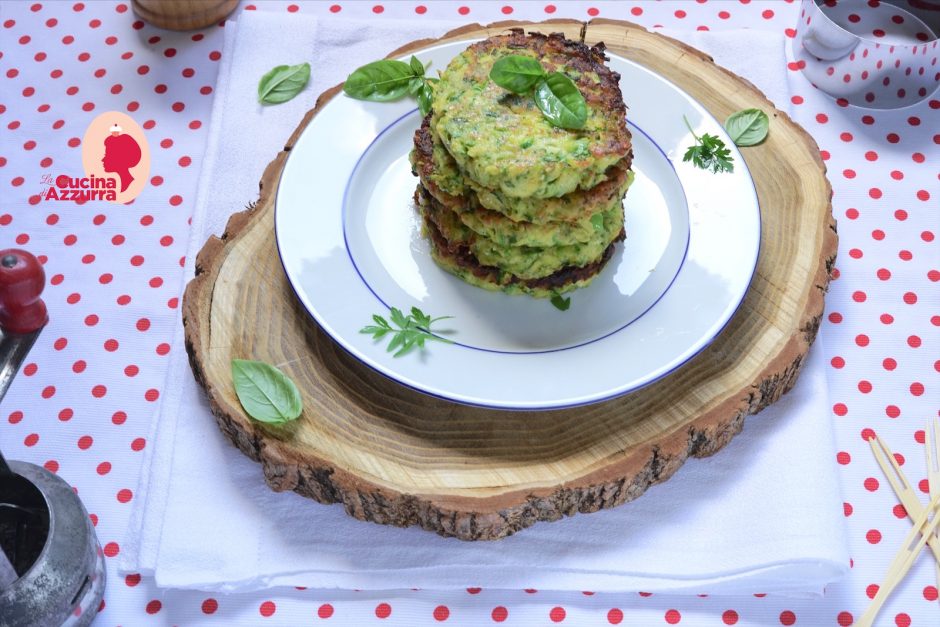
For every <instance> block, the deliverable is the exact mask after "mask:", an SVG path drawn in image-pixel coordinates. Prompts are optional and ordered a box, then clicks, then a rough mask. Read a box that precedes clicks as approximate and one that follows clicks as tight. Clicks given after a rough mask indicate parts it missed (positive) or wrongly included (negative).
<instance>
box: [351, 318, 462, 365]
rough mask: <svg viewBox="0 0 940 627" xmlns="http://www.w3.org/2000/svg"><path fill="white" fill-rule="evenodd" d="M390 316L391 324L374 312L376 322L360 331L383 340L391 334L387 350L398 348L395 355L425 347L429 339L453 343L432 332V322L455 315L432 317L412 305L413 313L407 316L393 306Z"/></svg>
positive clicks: (375, 338)
mask: <svg viewBox="0 0 940 627" xmlns="http://www.w3.org/2000/svg"><path fill="white" fill-rule="evenodd" d="M389 317H390V318H391V319H392V323H391V324H389V322H388V320H386V319H385V318H383V317H382V316H380V315H378V314H373V316H372V320H373V321H374V322H375V324H370V325H368V326H364V327H362V328H361V329H359V332H360V333H365V334H368V335H371V336H372V339H374V340H381V339H382V338H384V337H385V336H386V335H389V334H391V336H392V341H391V342H389V343H388V348H387V349H386V350H387V351H388V352H392V351H396V349H397V351H396V352H395V355H394V356H395V357H401V356H402V355H407V354H408V353H410V352H411V351H413V350H414V349H416V348H424V343H425V342H426V341H428V340H434V341H437V342H444V343H445V344H453V341H451V340H448V339H447V338H445V337H441V336H439V335H434V334H433V333H432V332H431V325H432V324H434V323H435V322H437V321H438V320H447V319H448V318H453V316H441V317H439V318H432V317H431V316H429V315H427V314H425V313H424V312H423V311H421V310H420V309H418V308H417V307H412V308H411V313H410V314H409V315H407V316H406V315H405V314H403V313H402V312H401V310H400V309H398V308H397V307H392V310H391V315H390V316H389ZM392 325H395V326H394V327H393V326H392Z"/></svg>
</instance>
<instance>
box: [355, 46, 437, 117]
mask: <svg viewBox="0 0 940 627" xmlns="http://www.w3.org/2000/svg"><path fill="white" fill-rule="evenodd" d="M426 69H427V66H425V65H424V64H423V63H421V61H419V60H418V58H417V57H415V56H414V55H412V57H411V60H410V61H409V62H408V63H405V62H404V61H396V60H395V59H382V60H381V61H373V62H372V63H367V64H365V65H363V66H362V67H360V68H358V69H356V71H354V72H353V73H352V74H350V75H349V77H348V78H347V79H346V82H345V83H344V84H343V91H344V92H346V95H347V96H349V97H351V98H356V99H357V100H370V101H372V102H390V101H392V100H398V99H400V98H402V97H403V96H404V95H405V94H411V95H412V96H414V97H415V98H417V100H418V108H419V109H420V110H421V115H427V114H428V113H429V112H430V111H431V96H432V94H433V90H432V87H431V85H432V84H433V83H435V82H437V79H434V78H426V77H425V75H424V73H425V70H426Z"/></svg>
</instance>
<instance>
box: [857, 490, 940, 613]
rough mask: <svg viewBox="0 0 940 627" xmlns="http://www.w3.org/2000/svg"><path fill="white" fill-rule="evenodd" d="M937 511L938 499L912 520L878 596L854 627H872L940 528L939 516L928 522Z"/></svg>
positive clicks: (938, 506) (939, 503) (939, 505)
mask: <svg viewBox="0 0 940 627" xmlns="http://www.w3.org/2000/svg"><path fill="white" fill-rule="evenodd" d="M937 510H940V497H937V498H935V499H933V500H932V501H930V505H928V506H927V507H926V509H924V511H923V512H921V514H920V515H919V516H917V518H916V519H915V520H914V526H913V527H911V531H910V533H908V534H907V537H906V538H905V539H904V544H902V545H901V550H900V551H898V554H897V555H896V556H895V557H894V560H893V561H892V562H891V566H889V567H888V573H887V574H886V575H885V579H884V582H883V583H882V584H881V587H880V588H878V594H876V595H875V598H874V599H872V602H871V605H869V606H868V609H867V610H865V613H864V614H863V615H862V617H861V618H860V619H859V621H858V623H857V624H856V625H855V627H871V626H872V624H873V623H874V621H875V617H876V616H877V615H878V611H879V610H880V609H881V606H882V605H884V602H885V599H887V598H888V595H890V594H891V592H892V591H894V589H895V588H896V587H897V585H898V584H899V583H900V582H901V580H902V579H904V575H906V574H907V571H909V570H910V569H911V566H912V565H913V564H914V561H915V560H916V559H917V556H918V554H919V553H920V551H921V549H923V548H924V545H925V544H927V539H928V538H931V537H935V536H934V531H936V529H937V527H938V526H940V516H934V517H933V520H930V516H931V515H932V514H936V512H937Z"/></svg>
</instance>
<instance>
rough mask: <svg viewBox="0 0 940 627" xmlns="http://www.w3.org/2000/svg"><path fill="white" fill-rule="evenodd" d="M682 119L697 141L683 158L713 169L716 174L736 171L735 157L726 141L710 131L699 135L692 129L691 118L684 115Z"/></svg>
mask: <svg viewBox="0 0 940 627" xmlns="http://www.w3.org/2000/svg"><path fill="white" fill-rule="evenodd" d="M682 119H683V120H685V125H686V127H687V128H688V129H689V132H690V133H692V137H694V138H695V141H696V142H697V143H696V144H695V145H694V146H689V149H688V150H686V151H685V156H683V157H682V160H683V161H691V162H692V165H694V166H695V167H697V168H701V169H703V170H711V171H712V172H714V173H716V174H717V173H718V172H734V163H732V162H733V161H734V159H732V157H731V150H729V149H728V147H727V146H725V143H724V142H723V141H721V139H719V138H718V137H715V136H714V135H709V134H708V133H702V136H701V137H699V136H698V135H696V134H695V131H693V130H692V125H691V124H689V120H688V119H686V117H685V116H684V115H683V116H682Z"/></svg>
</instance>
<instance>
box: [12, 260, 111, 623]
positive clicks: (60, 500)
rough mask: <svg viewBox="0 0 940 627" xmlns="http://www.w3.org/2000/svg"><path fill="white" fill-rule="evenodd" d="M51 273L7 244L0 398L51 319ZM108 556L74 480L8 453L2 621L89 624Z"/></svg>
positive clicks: (99, 598) (96, 602)
mask: <svg viewBox="0 0 940 627" xmlns="http://www.w3.org/2000/svg"><path fill="white" fill-rule="evenodd" d="M45 282H46V275H45V272H44V271H43V269H42V265H41V264H40V263H39V261H38V260H37V259H36V258H35V257H34V256H32V255H31V254H30V253H28V252H26V251H25V250H19V249H15V248H11V249H7V250H0V401H2V400H3V397H4V396H5V395H6V392H7V389H8V388H9V387H10V383H11V382H12V381H13V377H15V376H16V373H17V372H18V371H19V369H20V366H21V365H22V364H23V361H24V360H25V359H26V355H27V354H28V353H29V349H30V348H32V346H33V344H34V343H35V342H36V338H37V337H39V334H40V333H41V332H42V329H43V327H44V326H45V325H46V323H47V322H48V320H49V316H48V314H47V312H46V305H45V303H43V302H42V299H41V298H40V295H41V294H42V290H43V287H44V286H45ZM104 586H105V570H104V558H103V553H102V551H101V546H100V545H99V544H98V538H97V536H95V529H94V527H93V526H92V524H91V520H90V519H89V517H88V512H86V511H85V507H84V506H83V505H82V502H81V500H79V498H78V496H77V495H76V494H75V491H74V490H73V489H72V487H71V486H69V484H67V483H66V482H65V481H63V480H62V479H61V478H59V477H58V476H56V475H55V474H53V473H51V472H49V471H48V470H46V469H45V468H43V467H41V466H36V465H35V464H28V463H26V462H19V461H10V462H7V461H6V460H5V459H4V458H3V455H2V454H0V627H34V626H36V627H39V626H42V627H45V626H47V625H62V626H65V625H68V626H70V627H85V626H86V625H89V624H90V623H91V621H92V620H93V619H94V617H95V615H96V614H97V613H98V608H99V607H100V604H101V598H102V596H103V595H104Z"/></svg>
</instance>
